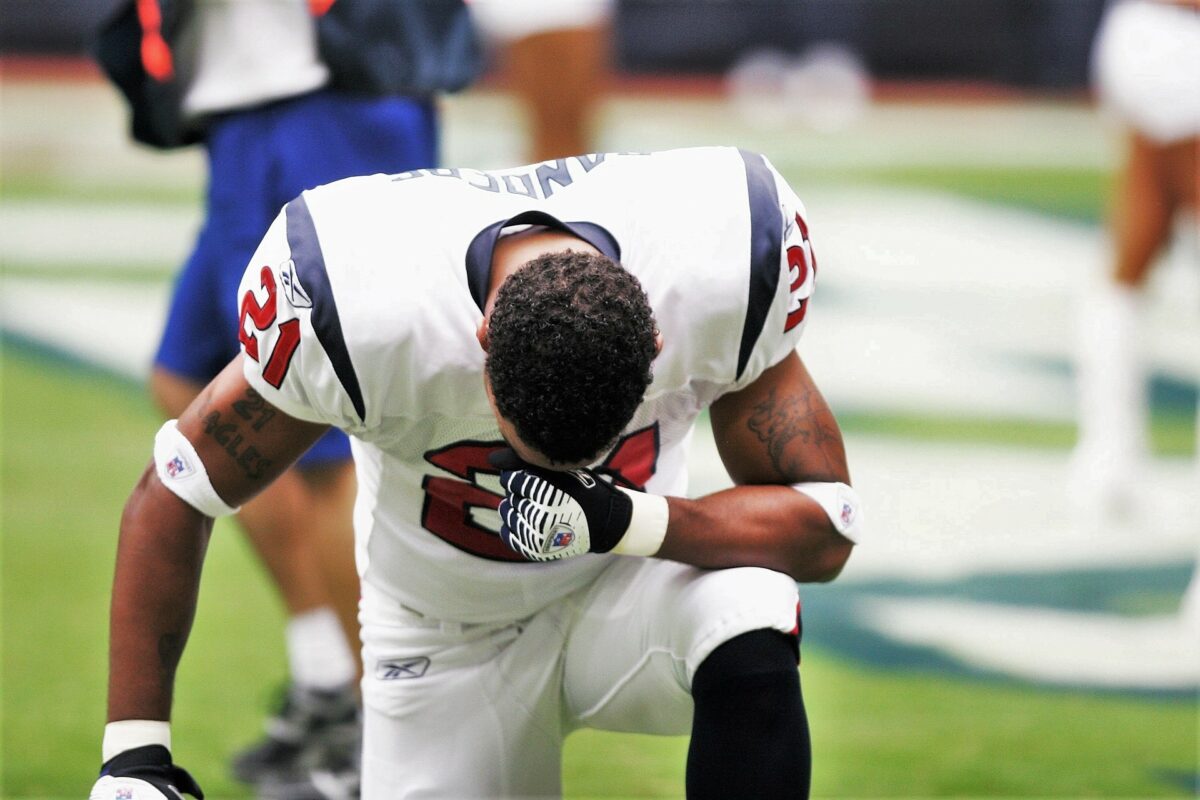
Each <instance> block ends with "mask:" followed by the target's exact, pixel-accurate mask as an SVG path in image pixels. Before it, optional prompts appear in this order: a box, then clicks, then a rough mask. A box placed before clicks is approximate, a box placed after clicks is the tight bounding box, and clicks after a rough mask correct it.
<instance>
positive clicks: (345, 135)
mask: <svg viewBox="0 0 1200 800" xmlns="http://www.w3.org/2000/svg"><path fill="white" fill-rule="evenodd" d="M437 133H438V131H437V115H436V111H435V109H434V106H433V103H432V102H431V101H428V100H424V99H413V98H402V97H384V98H371V97H352V96H347V95H342V94H338V93H335V92H331V91H321V92H316V93H314V94H309V95H304V96H302V97H298V98H293V99H290V100H285V101H282V102H279V103H273V104H271V105H268V106H264V107H262V108H258V109H252V110H248V111H238V112H234V113H231V114H227V115H223V116H221V117H218V118H217V119H216V120H214V121H213V122H212V124H211V126H210V127H209V131H208V138H207V141H206V146H207V150H208V159H209V187H208V204H207V208H206V216H205V221H204V227H203V228H202V229H201V231H200V234H199V236H198V238H197V240H196V245H195V248H194V250H193V251H192V254H191V256H190V257H189V258H188V260H187V262H186V263H185V264H184V267H183V270H182V271H181V272H180V274H179V277H178V278H177V279H176V282H175V289H174V293H173V295H172V297H171V306H170V310H169V311H168V314H167V323H166V327H165V329H164V331H163V336H162V341H161V342H160V343H159V347H158V352H157V354H156V355H155V357H154V364H155V366H156V367H159V368H162V369H165V370H167V371H168V372H172V373H175V374H177V375H179V376H181V377H184V378H189V379H191V380H194V381H196V382H198V383H202V384H203V383H208V382H209V381H210V380H211V379H212V378H213V377H214V376H216V374H217V373H218V372H220V371H221V370H222V369H223V368H224V367H225V365H226V364H228V363H229V361H230V359H232V358H233V357H234V356H235V355H237V353H238V337H237V326H238V311H239V307H240V306H239V302H238V297H237V289H238V284H239V283H240V282H241V279H242V273H243V271H244V270H245V269H246V265H247V263H248V262H249V261H250V258H251V257H252V256H253V255H254V251H255V249H256V248H257V247H258V243H259V241H260V240H261V239H262V237H263V234H265V233H266V232H267V228H268V227H270V224H271V222H272V221H273V220H274V219H275V217H276V215H277V214H278V213H279V210H280V209H281V208H283V206H284V205H285V204H286V203H288V202H289V201H290V200H292V198H294V197H295V196H296V195H298V194H300V192H301V191H303V190H304V189H310V188H312V187H314V186H319V185H321V184H323V183H330V182H331V181H335V180H339V179H341V178H347V177H350V176H353V175H370V174H373V173H376V172H385V173H392V172H403V171H405V170H409V169H417V168H420V167H431V166H436V164H437V157H438V152H437ZM349 457H350V443H349V441H348V440H347V439H346V436H345V434H343V433H342V432H341V431H338V430H331V431H330V432H329V433H328V434H326V435H325V436H323V437H322V438H321V439H320V440H319V441H318V442H317V443H316V444H314V445H313V447H312V449H310V450H309V451H308V452H307V453H305V454H304V456H303V457H302V458H301V459H300V462H299V463H300V465H301V466H312V465H314V464H317V463H321V462H327V461H333V460H343V459H347V458H349Z"/></svg>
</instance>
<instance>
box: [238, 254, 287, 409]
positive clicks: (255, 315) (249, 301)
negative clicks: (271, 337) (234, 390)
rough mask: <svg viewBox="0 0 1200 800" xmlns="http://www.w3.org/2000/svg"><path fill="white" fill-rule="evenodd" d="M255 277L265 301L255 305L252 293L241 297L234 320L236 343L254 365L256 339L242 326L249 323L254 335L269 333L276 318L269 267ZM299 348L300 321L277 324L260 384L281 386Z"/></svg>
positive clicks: (255, 301) (255, 300) (273, 280)
mask: <svg viewBox="0 0 1200 800" xmlns="http://www.w3.org/2000/svg"><path fill="white" fill-rule="evenodd" d="M258 277H259V283H260V285H261V286H262V288H263V289H264V290H265V291H266V293H267V299H266V300H265V301H264V302H263V303H262V304H259V302H258V298H257V297H255V296H254V292H253V291H247V292H246V293H245V294H244V295H242V313H241V317H240V319H239V320H238V341H240V342H241V343H242V349H244V350H245V351H246V355H247V356H249V357H250V358H252V359H254V360H255V361H259V360H260V359H259V353H258V337H257V336H255V335H254V332H253V331H250V330H247V328H248V326H247V325H246V322H247V320H249V321H250V322H253V323H254V328H255V330H258V331H266V330H268V329H270V327H271V326H272V325H274V324H275V318H276V316H277V315H276V309H275V305H276V301H275V297H276V295H277V293H278V289H277V286H276V282H275V274H274V273H273V272H271V268H270V267H263V268H262V270H261V271H260V272H259V273H258ZM299 345H300V320H298V319H289V320H287V321H286V322H281V323H280V324H279V334H278V338H277V340H276V342H275V349H274V350H272V351H271V354H270V356H269V357H268V358H267V363H266V365H265V366H264V367H263V370H262V376H263V380H265V381H266V382H267V383H269V384H271V385H272V386H274V387H275V388H276V389H278V388H279V387H280V386H281V385H282V384H283V379H284V377H286V376H287V371H288V368H289V367H290V366H291V365H292V356H294V355H295V354H296V348H297V347H298V346H299Z"/></svg>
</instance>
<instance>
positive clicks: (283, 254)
mask: <svg viewBox="0 0 1200 800" xmlns="http://www.w3.org/2000/svg"><path fill="white" fill-rule="evenodd" d="M238 303H239V311H240V314H239V328H238V339H239V341H240V343H241V349H242V353H243V354H244V356H245V357H244V359H243V371H244V374H245V377H246V380H247V381H248V382H249V383H250V385H251V386H253V387H254V388H255V390H257V391H258V392H259V393H260V394H261V395H262V396H263V397H264V398H265V399H266V400H267V401H268V402H270V403H271V404H272V405H274V406H276V407H277V408H279V409H280V410H282V411H283V412H285V413H287V414H290V415H291V416H294V417H296V418H298V419H303V420H307V421H309V422H318V423H324V424H327V425H332V426H334V427H337V428H341V429H342V430H345V431H347V432H348V433H353V432H356V431H357V430H358V429H360V428H361V426H362V415H361V414H360V413H359V406H361V400H360V401H359V403H358V404H357V405H356V403H355V400H354V397H353V396H352V393H351V392H350V391H348V390H347V388H346V386H345V385H344V384H343V376H342V375H341V374H339V369H338V366H339V365H338V363H337V362H338V358H337V356H339V355H340V356H341V357H342V358H343V360H348V355H347V354H346V352H345V347H344V341H340V342H339V341H334V342H332V343H331V342H330V341H329V339H330V338H331V334H330V333H329V330H330V324H329V320H331V319H332V321H333V323H334V325H333V327H334V328H335V329H336V330H335V331H334V333H336V334H338V338H340V329H339V328H338V326H337V324H336V323H337V320H338V317H337V309H336V303H335V299H334V296H333V291H332V289H331V287H330V284H329V276H328V273H327V272H326V269H325V263H324V255H323V253H322V251H321V246H320V239H319V236H318V235H317V229H316V227H315V225H314V224H313V219H312V216H311V214H310V213H309V211H308V206H307V204H306V202H305V199H304V195H301V196H300V197H298V198H296V199H295V200H293V201H292V202H291V203H289V204H288V205H287V206H286V207H285V208H284V210H283V211H281V212H280V214H279V216H278V217H276V218H275V221H274V222H273V223H272V224H271V227H270V229H269V230H268V231H267V234H266V236H264V237H263V240H262V242H261V243H260V244H259V246H258V249H257V250H256V251H255V253H254V257H253V259H252V260H251V261H250V263H249V265H248V266H247V267H246V271H245V274H244V275H243V276H242V282H241V285H240V286H239V288H238ZM323 339H324V340H325V341H323ZM339 344H340V345H341V347H340V348H339V347H338V346H337V345H339ZM327 347H328V348H329V349H327ZM330 349H331V350H333V351H334V356H333V357H331V355H330V352H329V350H330ZM341 372H343V373H344V372H345V370H344V369H343V370H341ZM351 374H352V372H351Z"/></svg>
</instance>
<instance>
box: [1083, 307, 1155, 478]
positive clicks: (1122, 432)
mask: <svg viewBox="0 0 1200 800" xmlns="http://www.w3.org/2000/svg"><path fill="white" fill-rule="evenodd" d="M1140 306H1141V293H1140V292H1139V291H1137V290H1136V289H1131V288H1128V287H1126V286H1120V285H1117V284H1114V283H1105V284H1104V285H1103V286H1102V287H1100V288H1099V289H1098V290H1096V291H1095V292H1092V293H1091V294H1090V295H1089V296H1088V297H1087V298H1086V299H1085V302H1084V306H1083V308H1082V309H1081V313H1080V315H1079V361H1078V373H1077V377H1076V382H1077V391H1078V393H1079V448H1078V452H1079V453H1080V455H1081V457H1084V458H1087V459H1091V460H1093V462H1094V463H1093V464H1092V465H1091V466H1092V468H1093V469H1096V470H1099V471H1101V472H1107V471H1108V470H1116V471H1118V472H1119V471H1121V469H1122V467H1124V468H1126V469H1128V468H1130V467H1133V466H1134V465H1133V464H1132V463H1129V462H1130V459H1137V458H1140V457H1142V456H1143V455H1144V454H1145V453H1146V450H1147V447H1146V397H1145V395H1146V388H1145V376H1144V375H1143V370H1142V363H1141V354H1140V342H1139V334H1140V328H1141V325H1140V322H1141V319H1140V317H1141V308H1140Z"/></svg>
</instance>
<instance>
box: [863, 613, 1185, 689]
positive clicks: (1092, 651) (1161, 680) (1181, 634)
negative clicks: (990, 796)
mask: <svg viewBox="0 0 1200 800" xmlns="http://www.w3.org/2000/svg"><path fill="white" fill-rule="evenodd" d="M863 605H864V608H863V611H862V619H863V620H864V621H865V622H866V623H867V625H868V626H869V627H871V628H872V629H874V630H875V631H876V632H878V633H880V634H883V635H885V636H887V637H888V638H890V639H893V640H896V641H900V642H904V643H906V644H909V645H914V646H923V647H932V648H935V649H937V650H939V651H941V652H943V653H946V654H948V655H950V656H952V657H954V658H955V659H956V660H958V661H959V662H961V663H963V664H967V665H970V666H973V667H978V668H983V669H988V670H997V671H1000V672H1003V673H1005V674H1008V675H1014V676H1017V677H1020V678H1025V679H1029V680H1035V681H1048V682H1053V683H1067V684H1073V685H1080V684H1082V685H1087V686H1096V687H1107V688H1124V687H1140V688H1150V689H1186V688H1190V687H1194V686H1196V685H1197V684H1200V624H1198V623H1200V620H1197V619H1192V618H1189V617H1187V616H1185V615H1183V614H1171V615H1160V616H1154V617H1123V616H1117V615H1113V614H1098V613H1083V612H1073V611H1063V610H1058V609H1049V608H1029V607H1017V606H1007V605H998V604H991V603H972V602H962V601H955V600H902V599H887V600H878V601H868V602H865V603H864V604H863Z"/></svg>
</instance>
